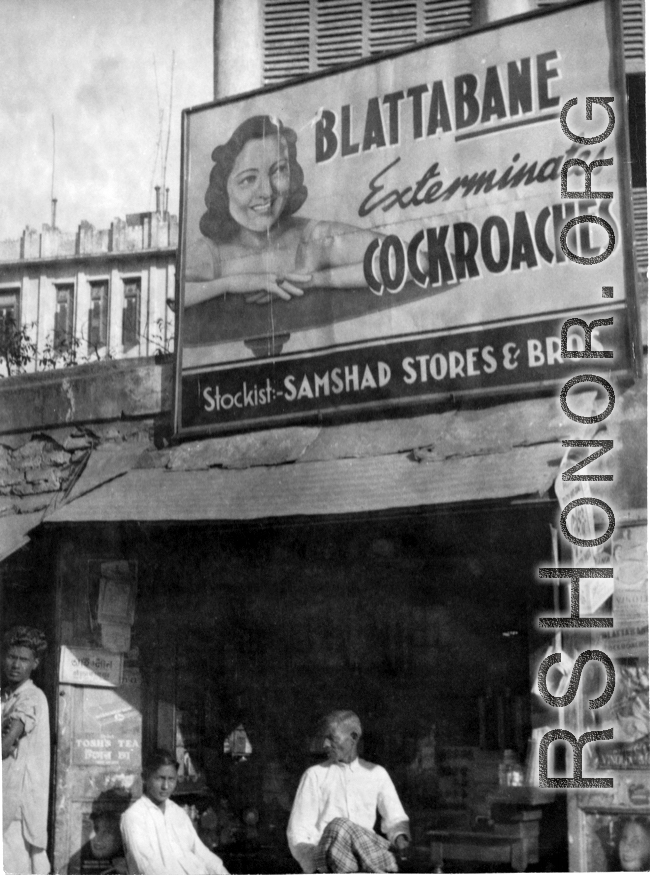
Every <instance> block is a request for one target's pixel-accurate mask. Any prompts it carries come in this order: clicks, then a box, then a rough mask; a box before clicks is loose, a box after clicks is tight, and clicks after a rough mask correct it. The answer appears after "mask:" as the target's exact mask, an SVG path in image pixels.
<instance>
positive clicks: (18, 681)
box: [2, 626, 50, 875]
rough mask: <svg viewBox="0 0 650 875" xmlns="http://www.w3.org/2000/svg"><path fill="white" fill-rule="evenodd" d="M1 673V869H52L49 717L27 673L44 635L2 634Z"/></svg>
mask: <svg viewBox="0 0 650 875" xmlns="http://www.w3.org/2000/svg"><path fill="white" fill-rule="evenodd" d="M3 643H4V648H3V659H2V669H3V675H4V683H3V686H2V832H3V842H2V847H3V856H4V871H5V872H7V873H20V875H25V873H36V875H44V873H47V872H49V871H50V863H49V860H48V858H47V851H46V848H47V799H48V793H49V788H50V718H49V713H48V708H47V699H46V698H45V695H44V693H43V691H42V690H39V689H38V687H37V686H35V685H34V682H33V681H32V680H31V674H32V672H33V671H34V669H35V668H36V667H37V666H38V664H39V662H40V661H41V657H42V656H43V654H44V653H45V650H46V649H47V642H46V640H45V636H44V635H43V633H42V632H41V631H39V630H38V629H32V628H31V627H29V626H15V627H14V628H13V629H10V630H9V631H8V632H7V634H6V635H5V636H4V642H3Z"/></svg>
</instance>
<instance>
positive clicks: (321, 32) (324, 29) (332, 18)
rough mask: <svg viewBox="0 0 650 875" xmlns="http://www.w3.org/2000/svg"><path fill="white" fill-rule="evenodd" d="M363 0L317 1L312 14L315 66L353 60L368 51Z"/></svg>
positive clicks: (323, 68)
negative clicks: (315, 11) (314, 16)
mask: <svg viewBox="0 0 650 875" xmlns="http://www.w3.org/2000/svg"><path fill="white" fill-rule="evenodd" d="M363 7H364V0H319V2H318V3H317V13H316V69H317V70H325V69H326V68H327V67H332V66H334V65H335V64H345V63H347V62H349V61H356V60H357V59H358V58H362V57H363V56H364V54H365V55H367V54H368V48H367V45H366V43H367V40H366V41H364V8H363Z"/></svg>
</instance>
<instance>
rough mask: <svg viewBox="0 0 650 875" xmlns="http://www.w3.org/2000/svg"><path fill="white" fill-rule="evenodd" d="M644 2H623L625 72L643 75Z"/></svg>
mask: <svg viewBox="0 0 650 875" xmlns="http://www.w3.org/2000/svg"><path fill="white" fill-rule="evenodd" d="M643 6H644V0H623V48H624V51H625V72H626V73H643V72H644V71H645V62H644V57H643V37H644V21H643Z"/></svg>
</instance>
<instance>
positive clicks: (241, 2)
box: [214, 0, 264, 100]
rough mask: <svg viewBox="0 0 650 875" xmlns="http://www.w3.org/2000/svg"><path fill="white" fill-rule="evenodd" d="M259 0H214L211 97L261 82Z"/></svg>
mask: <svg viewBox="0 0 650 875" xmlns="http://www.w3.org/2000/svg"><path fill="white" fill-rule="evenodd" d="M263 74H264V10H263V2H262V0H237V2H236V3H233V2H232V0H215V3H214V98H215V100H217V99H219V98H220V97H229V96H231V95H232V94H240V93H241V92H243V91H252V90H253V89H254V88H261V86H262V85H263V82H264V75H263Z"/></svg>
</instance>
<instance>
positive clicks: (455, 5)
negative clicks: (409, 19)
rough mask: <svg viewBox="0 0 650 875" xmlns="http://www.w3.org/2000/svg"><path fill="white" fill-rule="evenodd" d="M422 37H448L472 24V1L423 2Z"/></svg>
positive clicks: (444, 0) (427, 0)
mask: <svg viewBox="0 0 650 875" xmlns="http://www.w3.org/2000/svg"><path fill="white" fill-rule="evenodd" d="M423 5H424V10H423V13H424V36H425V38H426V39H432V38H433V37H437V36H439V37H442V36H449V35H450V34H452V33H457V32H458V31H459V30H466V29H467V28H468V27H470V26H471V24H472V0H424V4H423Z"/></svg>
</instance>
